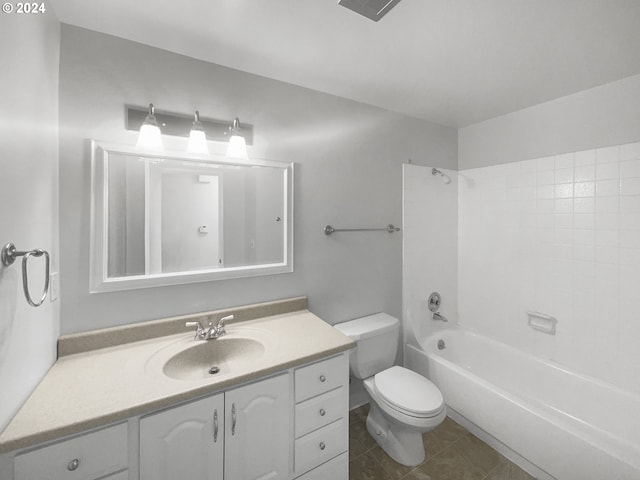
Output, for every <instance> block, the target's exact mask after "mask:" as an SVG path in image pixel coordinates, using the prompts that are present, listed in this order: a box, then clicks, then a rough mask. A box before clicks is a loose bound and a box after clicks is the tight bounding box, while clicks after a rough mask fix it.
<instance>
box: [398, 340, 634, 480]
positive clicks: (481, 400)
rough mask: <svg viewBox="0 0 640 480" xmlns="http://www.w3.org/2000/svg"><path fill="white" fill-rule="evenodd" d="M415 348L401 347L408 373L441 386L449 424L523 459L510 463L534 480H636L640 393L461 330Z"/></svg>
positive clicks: (410, 346)
mask: <svg viewBox="0 0 640 480" xmlns="http://www.w3.org/2000/svg"><path fill="white" fill-rule="evenodd" d="M439 340H442V341H443V342H444V345H445V348H444V349H438V341H439ZM418 343H419V344H420V347H419V348H417V347H415V346H413V345H407V346H406V348H405V364H406V366H407V368H410V369H411V370H414V371H416V372H418V373H420V374H422V375H424V376H426V377H427V378H429V379H431V381H433V382H434V383H435V384H436V385H437V386H438V387H439V388H440V390H441V391H442V395H443V396H444V399H445V403H446V404H447V407H448V409H449V410H450V411H451V410H453V412H452V413H453V414H452V416H453V418H454V419H456V416H460V417H461V419H462V420H463V422H462V423H465V421H466V422H470V424H471V425H470V426H471V427H472V431H473V430H474V428H475V429H476V430H478V429H479V432H480V433H479V436H481V437H483V435H484V436H485V437H488V438H490V439H492V440H495V441H494V442H493V444H492V443H491V442H489V443H490V444H492V446H494V447H496V445H497V446H498V447H500V446H506V451H507V452H509V453H511V452H513V453H515V454H516V457H521V458H523V459H525V464H526V465H522V464H521V463H520V462H518V461H517V459H516V460H515V461H516V463H520V464H521V466H523V467H524V468H525V470H528V471H529V472H530V473H532V474H534V475H536V476H537V478H555V479H558V480H591V479H593V480H603V479H611V480H638V479H640V395H635V394H632V393H630V392H626V391H624V390H621V389H619V388H616V387H614V386H612V385H609V384H607V383H604V382H601V381H599V380H597V379H594V378H591V377H588V376H584V375H579V374H576V373H575V372H571V371H570V370H567V369H565V368H563V367H561V366H559V365H556V364H554V363H552V362H547V361H544V360H541V359H539V358H537V357H534V356H531V355H528V354H526V353H524V352H521V351H519V350H517V349H515V348H512V347H510V346H508V345H505V344H503V343H500V342H497V341H494V340H491V339H489V338H486V337H483V336H481V335H478V334H475V333H471V332H467V331H464V330H444V331H441V332H440V333H438V334H435V335H433V336H430V337H427V338H424V339H422V340H419V342H418ZM474 433H476V432H474ZM497 449H498V450H499V451H501V453H503V454H505V455H506V456H507V457H510V458H511V459H512V460H514V458H512V455H509V454H508V453H505V449H501V448H497ZM529 462H530V463H529ZM527 466H529V467H531V466H533V469H532V468H527ZM532 470H533V471H532Z"/></svg>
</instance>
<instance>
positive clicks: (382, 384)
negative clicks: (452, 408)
mask: <svg viewBox="0 0 640 480" xmlns="http://www.w3.org/2000/svg"><path fill="white" fill-rule="evenodd" d="M375 387H376V391H377V392H378V393H379V394H380V396H381V397H382V398H383V399H384V400H386V401H387V402H389V403H390V404H391V405H393V406H395V407H397V408H398V409H399V410H402V411H404V412H406V413H408V414H409V415H413V416H416V417H428V416H430V414H436V413H438V412H439V411H440V410H442V404H443V403H444V400H443V398H442V393H440V390H438V387H436V386H435V385H434V384H433V383H431V382H430V381H429V380H427V379H426V378H424V377H423V376H422V375H419V374H417V373H416V372H413V371H411V370H409V369H406V368H404V367H398V366H394V367H391V368H388V369H386V370H385V371H383V372H380V373H378V374H376V376H375Z"/></svg>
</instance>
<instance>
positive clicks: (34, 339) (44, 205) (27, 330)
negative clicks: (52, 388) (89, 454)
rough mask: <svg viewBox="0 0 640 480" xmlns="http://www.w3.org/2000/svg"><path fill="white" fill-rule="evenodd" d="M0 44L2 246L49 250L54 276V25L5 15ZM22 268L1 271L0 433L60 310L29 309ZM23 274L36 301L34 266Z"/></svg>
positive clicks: (45, 352) (48, 350)
mask: <svg viewBox="0 0 640 480" xmlns="http://www.w3.org/2000/svg"><path fill="white" fill-rule="evenodd" d="M47 9H48V10H49V8H48V7H47ZM0 40H1V41H0V65H2V68H0V85H1V86H2V90H1V91H0V138H2V141H0V166H1V167H2V172H1V173H0V246H2V245H4V244H5V243H7V242H13V243H15V245H16V247H17V248H18V249H21V250H27V249H33V248H42V249H45V250H48V251H49V253H50V254H51V259H52V262H53V265H52V271H53V272H55V271H56V269H57V264H58V256H57V222H58V217H57V216H58V208H57V205H58V202H57V195H58V191H57V187H58V171H57V170H58V130H57V125H58V54H59V46H60V25H59V23H58V21H57V20H56V19H55V17H54V16H53V14H52V13H51V12H50V11H48V12H47V13H46V14H45V15H42V14H38V15H4V14H3V15H2V16H1V17H0ZM20 262H21V259H20V260H18V261H17V262H16V263H14V264H13V265H12V266H10V267H4V266H2V265H1V264H0V432H1V431H2V430H3V429H4V427H5V426H6V425H7V423H8V422H9V420H10V419H11V418H12V417H13V415H14V414H15V413H16V411H17V410H18V408H19V407H20V405H22V403H23V402H24V401H25V400H26V398H27V397H28V396H29V394H30V393H31V391H32V390H33V389H34V388H35V386H36V385H37V384H38V382H39V381H40V379H41V378H42V376H43V375H44V374H45V373H46V371H47V370H48V369H49V367H50V366H51V364H52V363H53V362H54V360H55V358H56V341H57V339H58V333H59V329H60V321H59V302H55V303H51V302H50V301H49V300H48V299H47V300H45V302H44V304H43V305H42V306H41V307H39V308H33V307H30V306H29V305H28V304H27V302H26V300H25V298H24V296H23V293H22V274H21V266H20ZM29 274H30V275H31V276H32V280H31V282H30V283H31V286H32V288H33V290H34V292H33V295H32V296H33V297H37V298H39V296H40V292H41V291H42V290H40V289H41V288H42V286H43V283H44V264H43V262H42V261H41V260H40V259H35V260H34V261H33V265H32V268H30V269H29Z"/></svg>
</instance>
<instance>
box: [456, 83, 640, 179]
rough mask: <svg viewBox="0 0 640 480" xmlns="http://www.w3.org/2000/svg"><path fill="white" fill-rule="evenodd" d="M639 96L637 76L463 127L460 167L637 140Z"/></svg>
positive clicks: (638, 130) (459, 141)
mask: <svg viewBox="0 0 640 480" xmlns="http://www.w3.org/2000/svg"><path fill="white" fill-rule="evenodd" d="M639 99H640V75H636V76H633V77H628V78H625V79H623V80H619V81H617V82H612V83H609V84H607V85H603V86H600V87H596V88H592V89H589V90H585V91H582V92H579V93H576V94H573V95H568V96H566V97H562V98H560V99H557V100H553V101H550V102H546V103H542V104H540V105H536V106H534V107H530V108H525V109H523V110H519V111H517V112H514V113H510V114H507V115H503V116H501V117H497V118H494V119H491V120H487V121H485V122H481V123H477V124H475V125H471V126H468V127H465V128H461V129H460V130H459V132H458V135H459V140H458V150H459V151H458V154H459V158H458V165H459V169H460V170H465V169H468V168H475V167H483V166H487V165H496V164H500V163H508V162H515V161H519V160H526V159H531V158H539V157H544V156H547V155H557V154H561V153H568V152H576V151H579V150H588V149H591V148H597V147H605V146H609V145H618V144H623V143H630V142H636V141H638V140H640V101H639Z"/></svg>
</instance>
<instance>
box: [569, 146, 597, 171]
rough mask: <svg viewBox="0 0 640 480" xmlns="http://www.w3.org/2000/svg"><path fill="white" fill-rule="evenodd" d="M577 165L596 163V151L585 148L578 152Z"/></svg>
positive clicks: (576, 156)
mask: <svg viewBox="0 0 640 480" xmlns="http://www.w3.org/2000/svg"><path fill="white" fill-rule="evenodd" d="M574 159H575V166H576V167H579V166H583V165H594V164H595V163H596V151H595V150H583V151H581V152H576V153H575V155H574Z"/></svg>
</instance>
